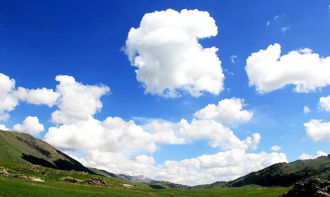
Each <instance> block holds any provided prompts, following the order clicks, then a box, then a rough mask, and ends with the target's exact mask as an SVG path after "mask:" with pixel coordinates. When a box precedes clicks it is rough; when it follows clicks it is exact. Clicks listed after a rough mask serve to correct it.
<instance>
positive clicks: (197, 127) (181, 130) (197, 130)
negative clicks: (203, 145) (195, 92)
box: [144, 119, 261, 150]
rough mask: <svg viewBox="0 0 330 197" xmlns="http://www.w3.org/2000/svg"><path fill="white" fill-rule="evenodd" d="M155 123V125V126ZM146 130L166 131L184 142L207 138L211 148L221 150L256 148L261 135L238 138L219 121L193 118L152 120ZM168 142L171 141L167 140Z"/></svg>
mask: <svg viewBox="0 0 330 197" xmlns="http://www.w3.org/2000/svg"><path fill="white" fill-rule="evenodd" d="M155 125H156V126H155ZM144 128H145V129H146V130H147V131H150V130H153V131H156V132H157V133H160V131H162V130H163V131H167V132H169V133H172V134H173V136H177V138H179V139H182V138H183V139H185V141H186V142H192V141H194V140H197V139H206V140H209V145H210V146H211V147H213V148H220V149H222V150H230V149H243V150H249V149H256V147H257V145H258V143H259V141H260V139H261V136H260V134H258V133H255V134H253V135H252V136H251V137H247V138H246V139H245V140H240V139H239V138H238V137H237V136H236V135H235V134H234V132H233V131H232V130H231V129H230V128H228V127H225V126H223V125H222V124H221V123H219V122H216V121H214V120H196V119H193V120H192V121H191V122H188V121H187V120H185V119H182V120H181V121H179V122H177V123H173V122H165V121H164V122H159V121H153V122H151V123H149V124H147V125H145V126H144ZM169 139H170V138H168V140H167V141H168V142H171V140H169ZM179 142H180V141H179Z"/></svg>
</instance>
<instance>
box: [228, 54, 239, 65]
mask: <svg viewBox="0 0 330 197" xmlns="http://www.w3.org/2000/svg"><path fill="white" fill-rule="evenodd" d="M237 58H238V56H237V55H232V56H230V61H231V63H233V64H235V63H236V59H237Z"/></svg>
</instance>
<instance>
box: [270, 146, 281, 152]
mask: <svg viewBox="0 0 330 197" xmlns="http://www.w3.org/2000/svg"><path fill="white" fill-rule="evenodd" d="M270 149H271V150H272V151H280V150H281V149H282V148H281V147H280V146H278V145H274V146H272V147H271V148H270Z"/></svg>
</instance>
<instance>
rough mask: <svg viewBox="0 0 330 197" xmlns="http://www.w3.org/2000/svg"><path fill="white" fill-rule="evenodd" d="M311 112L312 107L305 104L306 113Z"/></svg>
mask: <svg viewBox="0 0 330 197" xmlns="http://www.w3.org/2000/svg"><path fill="white" fill-rule="evenodd" d="M309 112H311V109H310V108H309V107H308V106H306V105H305V106H304V114H308V113H309Z"/></svg>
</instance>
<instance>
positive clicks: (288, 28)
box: [281, 26, 291, 34]
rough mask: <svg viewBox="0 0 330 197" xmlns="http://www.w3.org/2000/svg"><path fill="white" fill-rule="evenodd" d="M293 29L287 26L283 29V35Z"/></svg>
mask: <svg viewBox="0 0 330 197" xmlns="http://www.w3.org/2000/svg"><path fill="white" fill-rule="evenodd" d="M290 29H291V27H290V26H285V27H282V28H281V32H282V34H285V33H286V32H287V31H288V30H290Z"/></svg>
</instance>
